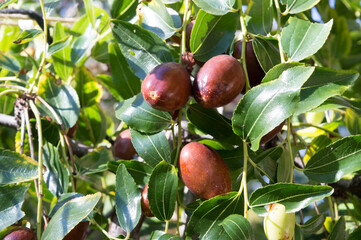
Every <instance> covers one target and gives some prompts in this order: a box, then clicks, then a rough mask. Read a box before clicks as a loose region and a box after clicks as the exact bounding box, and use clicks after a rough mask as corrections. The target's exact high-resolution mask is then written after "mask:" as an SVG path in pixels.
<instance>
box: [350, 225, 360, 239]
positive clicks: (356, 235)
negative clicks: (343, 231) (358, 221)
mask: <svg viewBox="0 0 361 240" xmlns="http://www.w3.org/2000/svg"><path fill="white" fill-rule="evenodd" d="M360 238H361V226H359V227H358V228H356V230H354V231H353V232H352V233H351V234H350V236H349V238H348V240H358V239H360Z"/></svg>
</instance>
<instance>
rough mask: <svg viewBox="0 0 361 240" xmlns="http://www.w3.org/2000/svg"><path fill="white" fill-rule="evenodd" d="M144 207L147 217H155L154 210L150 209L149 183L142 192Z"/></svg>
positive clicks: (142, 205) (142, 204) (141, 203)
mask: <svg viewBox="0 0 361 240" xmlns="http://www.w3.org/2000/svg"><path fill="white" fill-rule="evenodd" d="M140 205H141V207H142V211H143V213H144V215H145V216H147V217H154V215H153V213H152V211H151V210H150V206H149V200H148V184H147V185H145V187H144V190H143V192H142V200H141V202H140Z"/></svg>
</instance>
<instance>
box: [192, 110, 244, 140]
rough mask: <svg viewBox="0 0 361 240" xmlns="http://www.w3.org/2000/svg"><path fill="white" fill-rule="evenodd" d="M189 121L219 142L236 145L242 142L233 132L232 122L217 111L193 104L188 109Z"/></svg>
mask: <svg viewBox="0 0 361 240" xmlns="http://www.w3.org/2000/svg"><path fill="white" fill-rule="evenodd" d="M187 119H188V120H189V121H190V122H191V123H192V124H194V126H196V127H197V128H198V129H199V130H201V131H202V132H204V133H208V134H210V135H212V136H213V137H214V138H215V139H217V140H219V141H224V142H227V143H230V144H234V145H237V144H239V143H240V142H241V139H240V138H239V137H238V136H237V135H235V134H234V132H233V130H232V123H231V121H230V120H229V119H228V118H226V117H224V116H222V115H221V114H219V113H218V112H217V110H216V109H211V108H203V107H202V106H201V105H199V104H197V103H195V104H191V105H189V106H188V109H187ZM214 126H217V127H214Z"/></svg>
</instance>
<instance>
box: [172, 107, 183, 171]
mask: <svg viewBox="0 0 361 240" xmlns="http://www.w3.org/2000/svg"><path fill="white" fill-rule="evenodd" d="M182 110H183V109H179V113H178V119H177V120H178V143H177V152H176V155H175V159H174V166H175V167H177V165H178V158H179V152H180V149H181V146H182V124H181V123H182Z"/></svg>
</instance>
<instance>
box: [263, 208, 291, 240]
mask: <svg viewBox="0 0 361 240" xmlns="http://www.w3.org/2000/svg"><path fill="white" fill-rule="evenodd" d="M263 228H264V232H265V234H266V236H267V239H268V240H292V239H294V235H295V213H286V208H285V206H284V205H282V204H279V203H274V204H272V205H270V206H269V207H268V216H267V217H265V219H264V222H263Z"/></svg>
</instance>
